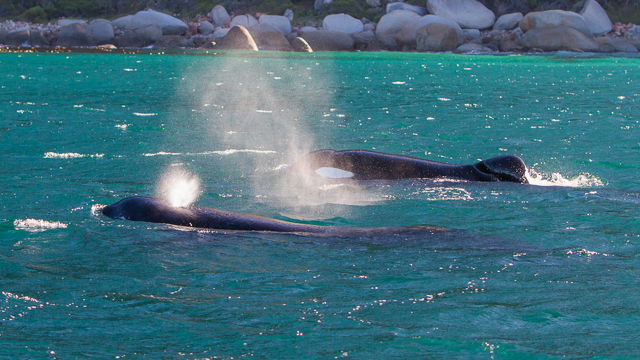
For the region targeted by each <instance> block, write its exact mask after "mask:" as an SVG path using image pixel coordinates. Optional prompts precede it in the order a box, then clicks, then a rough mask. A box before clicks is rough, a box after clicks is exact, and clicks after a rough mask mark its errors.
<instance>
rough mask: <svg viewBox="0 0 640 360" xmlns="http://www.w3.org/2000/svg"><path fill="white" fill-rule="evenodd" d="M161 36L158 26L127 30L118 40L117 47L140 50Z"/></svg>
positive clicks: (160, 29)
mask: <svg viewBox="0 0 640 360" xmlns="http://www.w3.org/2000/svg"><path fill="white" fill-rule="evenodd" d="M161 36H162V28H161V27H160V26H159V25H149V26H145V27H141V28H128V29H126V30H125V31H124V35H122V37H121V38H120V39H119V40H118V47H126V48H142V47H147V46H149V45H152V44H153V43H155V42H156V41H158V39H160V37H161Z"/></svg>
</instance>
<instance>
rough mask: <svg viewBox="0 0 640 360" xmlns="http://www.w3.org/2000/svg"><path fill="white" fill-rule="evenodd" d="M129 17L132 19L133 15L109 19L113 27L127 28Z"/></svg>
mask: <svg viewBox="0 0 640 360" xmlns="http://www.w3.org/2000/svg"><path fill="white" fill-rule="evenodd" d="M131 19H133V15H127V16H123V17H120V18H117V19H115V20H112V21H111V25H112V26H113V27H114V28H118V29H120V30H124V29H126V28H127V25H129V22H130V21H131Z"/></svg>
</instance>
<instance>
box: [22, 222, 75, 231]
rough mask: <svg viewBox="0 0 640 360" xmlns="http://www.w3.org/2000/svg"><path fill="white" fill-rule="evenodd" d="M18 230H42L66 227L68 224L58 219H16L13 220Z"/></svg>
mask: <svg viewBox="0 0 640 360" xmlns="http://www.w3.org/2000/svg"><path fill="white" fill-rule="evenodd" d="M13 226H14V227H15V229H16V230H24V231H28V232H41V231H46V230H51V229H66V228H67V224H63V223H61V222H58V221H46V220H40V219H23V220H22V219H16V220H14V221H13Z"/></svg>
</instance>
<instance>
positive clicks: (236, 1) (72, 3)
mask: <svg viewBox="0 0 640 360" xmlns="http://www.w3.org/2000/svg"><path fill="white" fill-rule="evenodd" d="M388 2H393V1H388V0H383V1H381V2H380V4H381V6H380V7H371V6H370V5H368V4H367V2H366V1H365V0H334V1H333V2H331V3H328V4H325V5H323V6H321V7H320V8H319V9H317V10H316V9H314V1H313V0H156V1H148V2H147V1H136V0H0V19H14V20H24V21H29V22H35V23H46V22H47V21H50V20H52V19H57V18H60V17H67V18H84V19H91V18H98V17H101V18H107V19H109V18H115V17H118V16H122V15H127V14H133V13H135V12H137V11H141V10H145V9H147V8H153V9H155V10H157V11H162V12H165V13H167V14H171V15H174V14H175V15H179V17H180V18H184V19H193V18H195V16H196V15H198V14H202V15H206V14H207V13H208V12H209V11H211V9H212V8H213V7H214V6H215V5H222V6H224V7H225V8H226V9H227V10H228V11H229V12H230V13H231V14H245V13H252V14H253V13H256V12H262V13H269V14H281V13H284V11H285V10H286V9H291V10H293V11H294V12H295V13H296V17H297V18H298V19H305V20H306V19H309V20H317V19H322V18H324V17H325V16H326V15H329V14H340V13H345V14H350V15H351V16H353V17H355V18H362V17H366V18H368V19H370V20H372V21H377V20H378V19H379V18H380V16H382V15H383V14H384V11H383V10H382V9H383V8H384V7H385V5H386V3H388ZM405 2H406V3H407V4H411V5H417V6H425V3H426V1H425V0H407V1H405ZM480 2H481V3H483V4H484V5H485V6H486V7H487V8H489V9H491V10H492V11H493V12H494V13H495V14H496V16H500V15H503V14H508V13H512V12H521V13H527V12H531V11H542V10H551V9H560V10H570V11H577V10H579V9H580V8H581V7H582V6H583V4H584V2H585V1H584V0H579V1H575V0H480ZM599 3H600V5H602V7H603V8H604V9H605V10H606V11H607V14H608V15H609V17H610V19H611V20H612V21H613V22H621V23H629V22H631V23H636V24H637V23H640V0H601V1H599Z"/></svg>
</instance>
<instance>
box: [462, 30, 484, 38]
mask: <svg viewBox="0 0 640 360" xmlns="http://www.w3.org/2000/svg"><path fill="white" fill-rule="evenodd" d="M462 35H463V36H464V37H465V38H467V39H470V40H473V39H478V38H479V37H480V30H478V29H462Z"/></svg>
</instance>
